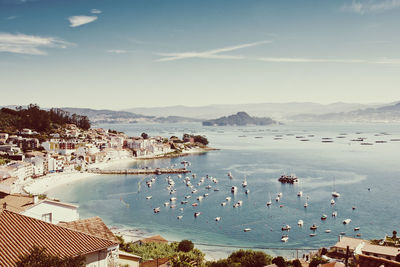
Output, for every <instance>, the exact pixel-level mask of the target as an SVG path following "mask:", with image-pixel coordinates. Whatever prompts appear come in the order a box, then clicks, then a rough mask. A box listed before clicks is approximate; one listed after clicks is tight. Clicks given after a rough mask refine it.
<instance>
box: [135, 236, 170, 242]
mask: <svg viewBox="0 0 400 267" xmlns="http://www.w3.org/2000/svg"><path fill="white" fill-rule="evenodd" d="M140 241H141V242H142V243H144V244H146V243H168V240H166V239H165V238H164V237H162V236H160V235H155V236H151V237H148V238H144V239H142V240H140Z"/></svg>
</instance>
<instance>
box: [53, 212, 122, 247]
mask: <svg viewBox="0 0 400 267" xmlns="http://www.w3.org/2000/svg"><path fill="white" fill-rule="evenodd" d="M58 225H59V226H62V227H65V228H69V229H71V230H75V231H79V232H83V233H87V234H90V235H93V236H97V237H99V238H102V239H107V240H110V241H113V242H115V243H119V241H118V239H117V238H116V237H115V235H114V234H113V233H112V232H111V231H110V229H108V227H107V225H106V224H105V223H104V222H103V220H102V219H101V218H100V217H93V218H88V219H82V220H76V221H72V222H60V223H59V224H58Z"/></svg>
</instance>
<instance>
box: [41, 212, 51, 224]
mask: <svg viewBox="0 0 400 267" xmlns="http://www.w3.org/2000/svg"><path fill="white" fill-rule="evenodd" d="M42 221H45V222H49V223H51V222H52V221H53V220H52V215H51V212H50V213H45V214H42Z"/></svg>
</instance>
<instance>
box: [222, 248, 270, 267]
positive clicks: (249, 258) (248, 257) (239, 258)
mask: <svg viewBox="0 0 400 267" xmlns="http://www.w3.org/2000/svg"><path fill="white" fill-rule="evenodd" d="M228 260H231V261H232V262H238V263H240V264H241V266H243V267H258V266H260V267H261V266H265V265H268V264H271V262H272V257H271V256H270V255H268V254H265V253H264V252H262V251H254V250H243V249H241V250H238V251H235V252H233V253H232V254H231V255H230V256H229V257H228Z"/></svg>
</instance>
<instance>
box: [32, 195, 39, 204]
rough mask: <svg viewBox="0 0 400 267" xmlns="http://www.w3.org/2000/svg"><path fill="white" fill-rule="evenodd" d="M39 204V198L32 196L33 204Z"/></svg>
mask: <svg viewBox="0 0 400 267" xmlns="http://www.w3.org/2000/svg"><path fill="white" fill-rule="evenodd" d="M38 202H39V196H38V195H34V196H33V204H36V203H38Z"/></svg>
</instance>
